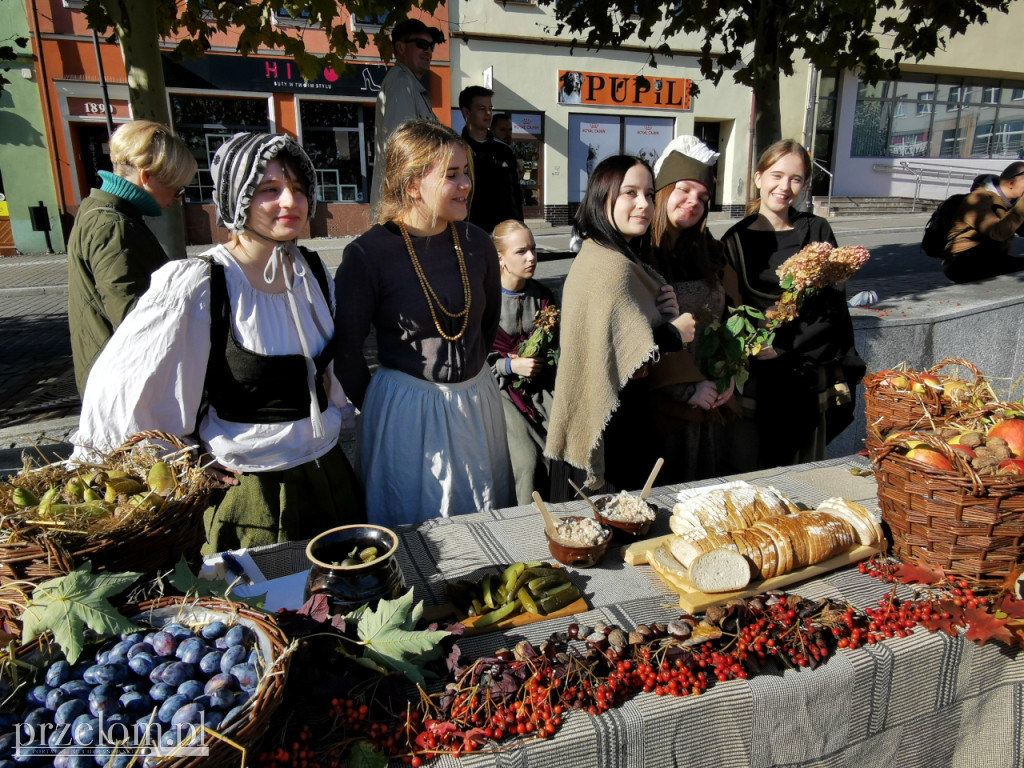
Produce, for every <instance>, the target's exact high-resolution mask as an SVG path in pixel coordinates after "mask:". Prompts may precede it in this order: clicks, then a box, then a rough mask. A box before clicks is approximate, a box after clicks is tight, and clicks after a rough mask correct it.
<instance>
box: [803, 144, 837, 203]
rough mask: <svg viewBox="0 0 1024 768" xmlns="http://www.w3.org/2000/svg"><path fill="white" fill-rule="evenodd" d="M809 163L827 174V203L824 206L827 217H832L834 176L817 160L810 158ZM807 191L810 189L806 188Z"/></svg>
mask: <svg viewBox="0 0 1024 768" xmlns="http://www.w3.org/2000/svg"><path fill="white" fill-rule="evenodd" d="M811 162H812V163H814V165H815V167H817V168H818V169H820V170H822V171H824V172H825V173H827V174H828V202H827V203H826V205H827V206H828V215H829V216H832V185H833V183H835V180H836V175H835V174H834V173H832V171H830V170H829V169H828V168H826V167H825V166H824V165H822V164H821V163H819V162H818V161H817V160H815V159H813V158H812V159H811ZM808 189H810V187H808Z"/></svg>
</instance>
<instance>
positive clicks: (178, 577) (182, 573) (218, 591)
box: [168, 557, 267, 608]
mask: <svg viewBox="0 0 1024 768" xmlns="http://www.w3.org/2000/svg"><path fill="white" fill-rule="evenodd" d="M168 581H170V582H171V585H172V586H173V587H174V588H175V589H177V590H179V591H180V592H182V593H183V594H186V595H189V596H191V597H219V598H221V599H223V600H232V601H234V602H236V603H237V602H241V603H245V604H246V605H251V606H252V607H253V608H262V607H263V604H264V603H265V602H266V601H267V593H266V592H264V593H263V594H262V595H253V596H252V597H239V596H238V595H233V594H231V590H232V589H234V588H235V587H236V586H238V585H239V584H240V583H241V579H237V580H235V581H233V582H231V583H230V584H229V583H228V582H226V581H222V580H220V579H200V578H199V577H198V576H196V575H195V574H194V573H192V569H191V568H189V565H188V563H187V562H185V558H184V557H182V558H181V560H179V561H178V564H177V565H176V566H174V573H173V574H172V575H171V577H170V578H169V579H168ZM229 595H230V597H229Z"/></svg>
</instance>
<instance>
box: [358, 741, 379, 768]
mask: <svg viewBox="0 0 1024 768" xmlns="http://www.w3.org/2000/svg"><path fill="white" fill-rule="evenodd" d="M348 764H349V768H387V765H388V758H387V756H386V755H384V754H383V753H381V752H378V751H377V750H375V749H374V748H373V744H371V743H370V742H368V741H357V742H356V743H355V744H353V745H352V752H351V753H350V755H349V761H348Z"/></svg>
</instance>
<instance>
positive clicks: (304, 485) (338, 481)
mask: <svg viewBox="0 0 1024 768" xmlns="http://www.w3.org/2000/svg"><path fill="white" fill-rule="evenodd" d="M212 502H213V503H212V504H211V506H210V507H208V508H207V510H206V512H205V513H204V514H203V524H204V526H205V528H206V544H205V545H204V546H203V554H204V555H211V554H216V553H218V552H223V551H225V550H228V549H241V548H243V547H260V546H265V545H267V544H279V543H281V542H284V541H301V540H303V539H311V538H313V537H314V536H316V535H317V534H318V533H322V532H323V531H326V530H327V529H329V528H336V527H337V526H339V525H350V524H353V523H365V522H366V506H365V501H364V497H363V489H362V487H361V486H360V484H359V480H358V479H357V478H356V475H355V472H353V471H352V465H351V464H349V462H348V459H347V458H345V454H344V452H343V451H342V450H341V446H339V445H335V446H334V447H333V448H332V449H331V450H330V451H328V452H327V453H326V454H324V455H323V456H321V457H320V458H319V459H316V460H315V461H310V462H307V463H306V464H300V465H299V466H297V467H292V468H291V469H283V470H279V471H272V472H246V473H244V474H242V475H241V476H240V477H239V484H238V485H233V486H231V487H229V488H223V489H219V490H217V491H214V494H213V497H212Z"/></svg>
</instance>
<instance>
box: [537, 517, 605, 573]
mask: <svg viewBox="0 0 1024 768" xmlns="http://www.w3.org/2000/svg"><path fill="white" fill-rule="evenodd" d="M557 533H558V538H557V539H555V538H552V536H551V534H549V533H548V532H547V530H545V531H544V535H545V536H546V537H547V540H548V549H549V550H550V551H551V556H552V557H553V558H555V560H557V561H558V562H560V563H562V564H563V565H571V566H573V567H574V568H590V567H591V566H593V565H597V564H598V563H599V562H600V561H601V558H602V557H604V555H605V553H606V552H607V551H608V544H609V542H610V541H611V540H612V532H611V531H610V530H609V529H608V528H605V527H604V526H602V525H601V524H600V523H599V522H598V521H597V520H595V519H594V518H592V517H580V516H579V515H573V516H571V517H563V518H561V519H560V520H559V521H558V528H557Z"/></svg>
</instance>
